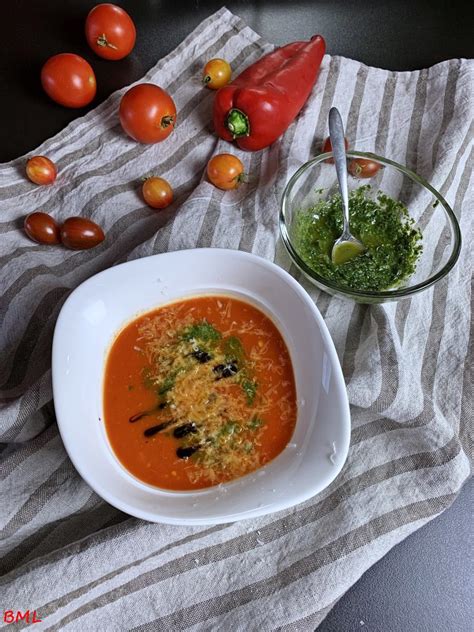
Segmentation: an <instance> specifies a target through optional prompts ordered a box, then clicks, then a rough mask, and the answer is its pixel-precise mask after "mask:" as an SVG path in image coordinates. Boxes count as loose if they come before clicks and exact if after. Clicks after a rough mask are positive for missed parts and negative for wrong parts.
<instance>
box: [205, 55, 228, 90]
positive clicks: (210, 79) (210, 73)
mask: <svg viewBox="0 0 474 632" xmlns="http://www.w3.org/2000/svg"><path fill="white" fill-rule="evenodd" d="M231 76H232V69H231V67H230V64H229V63H228V62H226V61H225V59H219V58H216V59H211V60H210V61H208V62H207V64H206V65H205V66H204V70H203V72H202V82H203V84H204V85H205V86H206V87H207V88H211V90H219V88H222V87H224V86H225V85H227V84H228V83H229V81H230V78H231Z"/></svg>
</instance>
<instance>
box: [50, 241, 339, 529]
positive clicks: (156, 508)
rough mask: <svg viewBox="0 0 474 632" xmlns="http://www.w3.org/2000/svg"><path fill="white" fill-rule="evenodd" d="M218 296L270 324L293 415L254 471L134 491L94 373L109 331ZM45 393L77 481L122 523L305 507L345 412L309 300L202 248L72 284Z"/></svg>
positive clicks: (260, 266)
mask: <svg viewBox="0 0 474 632" xmlns="http://www.w3.org/2000/svg"><path fill="white" fill-rule="evenodd" d="M205 294H222V295H226V294H227V295H231V296H235V297H236V298H240V299H241V300H245V301H247V302H249V303H252V304H254V305H255V306H256V307H258V308H260V309H261V310H262V311H264V312H265V313H266V314H267V315H268V316H269V317H270V318H271V319H272V320H273V322H274V323H275V324H276V325H277V327H278V328H279V330H280V332H281V333H282V335H283V338H284V340H285V342H286V344H287V347H288V350H289V352H290V356H291V360H292V364H293V370H294V375H295V382H296V393H297V403H298V415H297V422H296V426H295V430H294V433H293V436H292V438H291V441H290V442H289V444H288V445H287V447H286V448H285V449H284V450H283V452H281V453H280V454H279V455H278V456H277V457H276V458H275V459H274V460H272V461H270V462H269V463H268V464H267V465H265V466H264V467H262V468H260V469H259V470H257V471H255V472H252V473H251V474H248V475H246V476H244V477H242V478H239V479H236V480H234V481H231V482H229V483H226V484H223V485H222V484H221V485H218V486H215V487H209V488H206V489H203V490H196V491H186V492H174V491H169V490H164V489H160V488H157V487H153V486H151V485H148V484H146V483H143V482H141V481H139V480H138V479H136V478H135V477H134V476H133V475H132V474H130V473H129V472H128V471H127V470H126V469H125V468H124V467H123V466H122V465H121V463H120V462H119V461H118V459H117V457H116V456H115V454H114V453H113V451H112V449H111V447H110V445H109V442H108V439H107V435H106V431H105V426H104V423H103V376H104V368H105V361H106V358H107V353H108V350H109V348H110V345H111V343H112V341H113V339H114V337H115V335H116V334H117V332H118V331H120V329H122V327H124V325H126V324H127V323H128V322H129V321H131V320H133V319H134V318H136V317H137V316H139V315H140V314H142V313H143V312H147V311H150V310H152V309H156V308H157V307H159V306H160V305H163V304H165V303H169V302H172V301H176V300H180V299H183V298H186V297H191V296H196V295H205ZM53 393H54V405H55V409H56V415H57V420H58V425H59V430H60V433H61V436H62V439H63V441H64V445H65V447H66V450H67V452H68V454H69V456H70V458H71V460H72V462H73V464H74V465H75V467H76V469H77V470H78V472H79V473H80V475H81V476H82V477H83V478H84V480H85V481H86V482H87V483H88V484H89V485H90V486H91V487H92V489H94V490H95V491H96V492H97V493H98V494H99V495H100V496H102V498H104V499H105V500H106V501H107V502H109V503H110V504H111V505H114V506H115V507H117V508H118V509H121V510H122V511H125V512H126V513H128V514H131V515H133V516H137V517H138V518H143V519H144V520H150V521H152V522H166V523H171V524H187V525H202V524H218V523H224V522H234V521H235V520H240V519H243V518H252V517H256V516H261V515H264V514H268V513H271V512H274V511H279V510H281V509H285V508H287V507H291V506H293V505H296V504H297V503H300V502H302V501H304V500H306V499H308V498H311V497H312V496H314V495H315V494H317V493H318V492H320V491H321V490H323V489H324V488H325V487H327V485H329V483H331V482H332V481H333V480H334V478H335V477H336V476H337V474H338V473H339V472H340V470H341V468H342V466H343V465H344V462H345V460H346V458H347V453H348V450H349V439H350V413H349V404H348V400H347V393H346V389H345V384H344V378H343V375H342V371H341V367H340V364H339V360H338V357H337V354H336V351H335V348H334V344H333V342H332V340H331V337H330V335H329V332H328V330H327V328H326V325H325V323H324V321H323V319H322V317H321V315H320V313H319V311H318V310H317V308H316V307H315V305H314V303H313V301H312V300H311V298H310V297H309V296H308V295H307V293H306V292H305V291H304V290H303V289H302V287H301V286H300V285H299V284H298V283H297V282H296V281H295V280H294V279H293V277H291V276H290V275H289V274H288V273H287V272H285V271H284V270H282V269H281V268H279V267H278V266H276V265H275V264H273V263H271V262H269V261H267V260H265V259H262V258H260V257H257V256H255V255H251V254H248V253H244V252H240V251H236V250H221V249H216V248H206V249H197V250H182V251H179V252H171V253H166V254H160V255H156V256H152V257H146V258H143V259H138V260H136V261H131V262H129V263H124V264H122V265H118V266H116V267H113V268H110V269H108V270H105V271H104V272H101V273H99V274H97V275H95V276H93V277H92V278H90V279H88V280H87V281H85V282H84V283H82V285H80V286H79V287H78V288H77V289H76V290H75V291H74V292H72V294H71V295H70V296H69V298H68V299H67V301H66V302H65V304H64V306H63V308H62V310H61V313H60V314H59V317H58V321H57V324H56V329H55V332H54V341H53Z"/></svg>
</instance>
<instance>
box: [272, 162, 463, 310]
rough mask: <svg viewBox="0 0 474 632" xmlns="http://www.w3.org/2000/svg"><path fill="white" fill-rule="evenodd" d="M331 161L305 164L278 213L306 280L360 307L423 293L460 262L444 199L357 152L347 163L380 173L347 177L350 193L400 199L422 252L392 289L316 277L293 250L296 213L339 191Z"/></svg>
mask: <svg viewBox="0 0 474 632" xmlns="http://www.w3.org/2000/svg"><path fill="white" fill-rule="evenodd" d="M331 157H332V153H325V154H321V155H320V156H318V157H317V158H314V159H313V160H310V161H309V162H306V163H305V164H303V165H302V166H301V167H300V168H299V169H298V171H297V172H296V173H295V174H294V175H293V176H292V178H291V179H290V181H289V182H288V184H287V185H286V188H285V190H284V192H283V197H282V201H281V210H280V231H281V237H282V240H283V243H284V244H285V246H286V249H287V250H288V253H289V255H290V257H291V259H292V260H293V262H294V263H295V264H296V266H297V267H298V268H299V269H300V270H301V271H302V272H303V273H304V275H305V276H306V277H307V278H308V279H309V280H310V281H311V282H312V283H314V285H316V286H317V287H319V288H320V289H322V290H324V291H325V292H328V293H329V294H333V295H335V296H341V297H346V298H349V299H352V300H355V301H358V302H360V303H383V302H386V301H396V300H399V299H401V298H406V297H408V296H412V295H413V294H416V293H417V292H421V291H422V290H425V289H426V288H427V287H429V286H430V285H433V284H434V283H436V282H437V281H439V280H440V279H442V278H443V277H444V276H445V275H446V274H448V272H449V271H450V270H451V269H452V267H453V266H454V264H455V263H456V261H457V259H458V257H459V252H460V249H461V231H460V229H459V224H458V221H457V219H456V216H455V215H454V213H453V211H452V209H451V208H450V206H449V205H448V203H447V202H446V200H445V199H444V198H443V196H442V195H441V194H440V193H438V191H436V189H434V188H433V187H432V186H431V185H430V184H429V183H428V182H426V180H424V179H423V178H421V177H420V176H418V175H417V174H416V173H414V172H413V171H410V170H409V169H407V168H406V167H403V166H402V165H399V164H397V163H396V162H393V161H392V160H388V159H387V158H382V157H381V156H376V155H375V154H371V153H365V152H360V151H348V152H347V158H348V162H349V160H350V159H351V158H368V159H370V160H374V161H375V162H378V163H379V164H381V165H382V169H380V171H379V172H378V173H377V174H376V175H375V176H374V177H372V178H370V179H357V178H354V177H352V176H351V175H350V174H348V186H349V193H350V192H351V191H352V190H354V189H357V188H359V187H361V186H363V185H365V184H370V185H371V190H370V192H369V194H368V195H370V196H371V197H375V196H376V195H377V193H378V191H383V192H384V193H386V194H387V195H389V196H390V197H391V198H393V199H395V200H400V201H401V202H402V203H403V204H404V205H405V206H406V207H407V208H408V212H409V215H410V217H412V218H413V219H414V220H415V225H416V227H417V228H419V229H420V230H421V233H422V237H423V239H422V245H423V252H422V254H421V255H420V257H419V259H418V261H417V264H416V270H415V272H414V273H413V275H412V276H411V277H410V278H408V279H405V281H404V282H403V283H402V284H401V285H398V286H397V287H395V288H393V289H387V290H381V291H369V290H361V291H359V290H355V289H352V288H348V287H345V286H341V285H339V284H337V283H336V282H334V281H332V280H329V279H326V278H324V277H322V276H320V275H319V274H317V273H316V272H314V270H312V269H311V268H310V267H309V266H308V265H307V264H306V263H305V261H303V259H302V258H301V256H300V253H299V252H298V249H297V247H296V245H295V240H294V227H295V218H296V217H297V216H298V213H299V212H301V211H305V210H307V209H308V208H311V207H312V206H314V205H315V204H316V203H317V202H319V201H321V200H325V199H328V198H330V197H331V196H333V195H334V194H335V193H337V192H338V190H339V189H338V185H337V177H336V169H335V167H334V164H331V163H328V162H326V161H327V160H328V158H331ZM341 213H342V211H341Z"/></svg>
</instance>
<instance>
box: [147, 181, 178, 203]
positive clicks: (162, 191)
mask: <svg viewBox="0 0 474 632" xmlns="http://www.w3.org/2000/svg"><path fill="white" fill-rule="evenodd" d="M142 193H143V197H144V198H145V202H146V203H147V204H148V206H151V207H152V208H160V209H161V208H166V207H167V206H169V205H170V204H171V202H172V201H173V189H172V188H171V187H170V185H169V183H168V182H167V181H166V180H165V179H164V178H158V177H157V176H152V177H151V178H147V179H146V180H145V182H144V183H143V186H142Z"/></svg>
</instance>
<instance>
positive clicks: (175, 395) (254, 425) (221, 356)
mask: <svg viewBox="0 0 474 632" xmlns="http://www.w3.org/2000/svg"><path fill="white" fill-rule="evenodd" d="M296 412H297V408H296V390H295V381H294V376H293V369H292V366H291V360H290V356H289V353H288V349H287V347H286V345H285V342H284V340H283V338H282V336H281V334H280V332H279V331H278V329H277V327H276V326H275V325H274V324H273V322H272V321H271V320H270V319H269V318H268V317H267V316H266V315H265V314H263V313H262V312H261V311H260V310H259V309H257V308H256V307H254V306H253V305H250V304H249V303H245V302H243V301H240V300H237V299H235V298H232V297H229V296H199V297H194V298H190V299H187V300H183V301H180V302H176V303H172V304H169V305H166V306H164V307H161V308H159V309H157V310H155V311H152V312H149V313H147V314H144V315H143V316H140V317H139V318H137V319H136V320H134V321H132V322H131V323H130V324H128V325H127V326H126V327H125V328H124V329H123V330H122V331H121V332H120V333H119V334H118V336H117V337H116V339H115V341H114V342H113V344H112V347H111V349H110V352H109V354H108V358H107V363H106V369H105V379H104V420H105V427H106V430H107V435H108V438H109V442H110V444H111V446H112V449H113V451H114V452H115V454H116V456H117V458H118V459H119V461H120V462H121V463H122V465H123V466H124V467H125V468H126V469H127V470H128V471H129V472H131V473H132V474H133V475H134V476H135V477H136V478H138V479H140V480H142V481H144V482H146V483H149V484H151V485H155V486H157V487H162V488H166V489H173V490H191V489H199V488H202V487H209V486H212V485H217V484H219V483H225V482H226V481H230V480H232V479H235V478H238V477H240V476H243V475H245V474H248V473H249V472H252V471H254V470H256V469H257V468H259V467H261V466H262V465H264V464H265V463H268V462H269V461H271V460H272V459H273V458H275V457H276V456H277V455H278V454H279V453H280V452H281V451H282V450H283V449H284V447H285V446H286V444H287V443H288V441H289V440H290V438H291V435H292V433H293V429H294V426H295V423H296Z"/></svg>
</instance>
